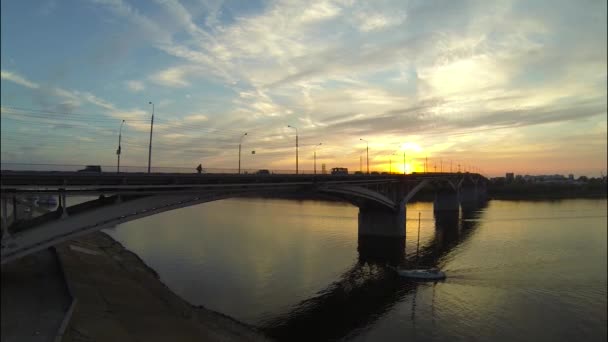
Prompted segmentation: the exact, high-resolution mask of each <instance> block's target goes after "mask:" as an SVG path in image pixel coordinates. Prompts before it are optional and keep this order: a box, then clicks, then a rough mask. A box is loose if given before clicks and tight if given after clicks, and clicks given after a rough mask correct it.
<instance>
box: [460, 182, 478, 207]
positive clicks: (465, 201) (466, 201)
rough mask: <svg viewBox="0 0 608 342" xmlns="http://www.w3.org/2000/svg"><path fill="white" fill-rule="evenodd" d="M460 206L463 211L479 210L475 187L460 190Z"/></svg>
mask: <svg viewBox="0 0 608 342" xmlns="http://www.w3.org/2000/svg"><path fill="white" fill-rule="evenodd" d="M460 206H461V207H462V209H463V210H465V209H471V208H477V207H478V206H479V199H478V196H477V188H476V187H475V186H467V187H462V188H460Z"/></svg>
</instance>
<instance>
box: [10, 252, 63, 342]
mask: <svg viewBox="0 0 608 342" xmlns="http://www.w3.org/2000/svg"><path fill="white" fill-rule="evenodd" d="M1 279H2V280H1V285H2V286H1V287H2V291H1V293H2V298H1V299H2V305H1V307H2V315H1V317H2V319H1V327H2V329H0V340H2V341H3V342H12V341H15V342H17V341H18V342H24V341H27V342H42V341H53V340H55V338H56V337H60V336H61V334H62V332H63V331H62V327H63V326H62V324H63V322H64V319H65V318H66V315H68V313H69V308H70V305H71V303H72V298H71V295H70V293H69V291H68V288H67V287H66V284H65V279H64V276H63V273H62V271H61V265H60V264H59V262H58V260H57V256H56V254H55V253H54V252H53V251H52V250H50V249H45V250H42V251H40V252H37V253H34V254H31V255H28V256H25V257H23V258H21V259H18V260H15V261H14V262H12V263H9V264H6V265H2V277H1Z"/></svg>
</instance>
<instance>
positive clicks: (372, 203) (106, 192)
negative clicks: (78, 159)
mask: <svg viewBox="0 0 608 342" xmlns="http://www.w3.org/2000/svg"><path fill="white" fill-rule="evenodd" d="M1 181H2V185H1V194H2V254H1V255H2V263H6V262H9V261H11V260H14V259H15V258H19V257H21V256H24V255H27V254H30V253H33V252H35V251H38V250H41V249H44V248H47V247H49V246H52V245H55V244H57V243H59V242H62V241H65V240H68V239H71V238H73V237H76V236H79V235H83V234H87V233H90V232H93V231H96V230H100V229H104V228H109V227H114V226H116V225H118V224H121V223H125V222H128V221H132V220H136V219H139V218H142V217H146V216H150V215H154V214H158V213H161V212H165V211H170V210H174V209H179V208H183V207H187V206H192V205H196V204H200V203H205V202H210V201H216V200H221V199H225V198H230V197H236V196H242V195H247V194H254V195H267V194H271V195H272V194H279V193H292V194H294V193H295V194H302V193H306V194H307V195H309V196H330V197H333V198H337V199H340V200H343V201H347V202H350V203H352V204H354V205H356V206H357V207H359V234H360V235H364V236H365V235H371V236H374V235H375V236H393V237H395V236H401V237H403V236H405V217H406V212H405V204H406V203H407V202H408V201H409V200H410V199H411V198H412V197H413V196H414V195H415V194H416V193H417V192H418V191H420V190H421V189H422V188H424V187H432V188H434V189H435V191H436V199H435V210H438V211H453V210H458V209H459V205H462V207H463V208H465V207H467V206H470V205H474V204H475V203H477V202H478V200H479V199H480V198H481V197H483V196H484V195H485V185H486V179H485V178H484V177H483V176H481V175H478V174H470V173H426V174H413V175H407V176H404V175H371V176H365V175H354V176H349V175H340V176H327V175H316V176H312V175H259V176H253V175H196V174H194V175H192V174H189V175H184V174H127V173H122V174H109V173H99V174H91V173H76V172H16V171H3V172H2V174H1ZM41 194H44V195H54V196H57V197H58V198H59V206H58V207H57V210H55V211H53V212H50V213H48V214H45V215H42V216H39V217H36V218H34V219H31V220H19V217H18V215H17V210H16V208H17V206H18V203H19V201H18V200H17V199H18V198H20V197H28V196H29V197H31V196H36V195H41ZM70 196H95V197H97V196H99V198H98V199H96V200H93V201H89V202H86V203H81V204H77V205H73V206H68V197H70ZM11 201H12V203H13V215H12V220H11V221H12V222H9V215H8V204H9V202H11Z"/></svg>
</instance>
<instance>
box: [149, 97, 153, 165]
mask: <svg viewBox="0 0 608 342" xmlns="http://www.w3.org/2000/svg"><path fill="white" fill-rule="evenodd" d="M148 103H149V104H151V105H152V119H151V120H150V145H149V146H148V173H150V165H151V164H150V163H151V160H152V128H153V127H154V103H152V101H150V102H148Z"/></svg>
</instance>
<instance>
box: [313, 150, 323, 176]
mask: <svg viewBox="0 0 608 342" xmlns="http://www.w3.org/2000/svg"><path fill="white" fill-rule="evenodd" d="M321 145H323V143H318V144H316V145H315V149H314V151H315V153H314V157H313V159H314V161H315V175H316V174H317V147H319V146H321Z"/></svg>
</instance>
